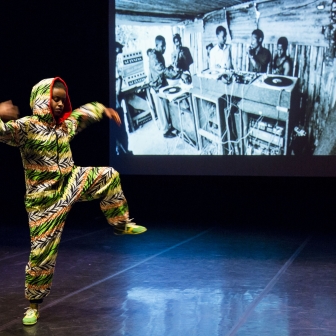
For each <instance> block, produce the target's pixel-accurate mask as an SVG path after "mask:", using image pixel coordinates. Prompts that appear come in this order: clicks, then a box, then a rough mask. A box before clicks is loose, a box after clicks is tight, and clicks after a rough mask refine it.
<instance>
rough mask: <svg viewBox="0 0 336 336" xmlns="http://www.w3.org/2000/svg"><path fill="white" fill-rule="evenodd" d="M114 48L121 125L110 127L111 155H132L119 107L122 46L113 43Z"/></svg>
mask: <svg viewBox="0 0 336 336" xmlns="http://www.w3.org/2000/svg"><path fill="white" fill-rule="evenodd" d="M115 47H116V87H115V89H116V111H117V113H118V115H119V117H120V120H121V125H120V126H117V125H114V124H112V125H111V127H112V129H113V134H114V135H115V139H114V140H113V139H112V140H111V142H112V143H111V147H112V148H113V149H115V152H113V154H115V155H123V154H133V152H132V151H130V150H129V149H128V133H127V131H126V123H125V113H124V110H123V108H122V107H121V101H122V93H121V88H122V81H123V78H122V73H123V72H122V66H123V65H122V64H123V63H122V52H123V47H124V46H123V45H122V44H121V43H119V42H115Z"/></svg>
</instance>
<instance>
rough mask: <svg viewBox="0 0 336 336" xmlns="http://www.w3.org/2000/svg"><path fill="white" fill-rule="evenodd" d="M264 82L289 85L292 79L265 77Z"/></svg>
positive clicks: (272, 84)
mask: <svg viewBox="0 0 336 336" xmlns="http://www.w3.org/2000/svg"><path fill="white" fill-rule="evenodd" d="M264 82H265V83H266V84H268V85H271V86H289V85H292V84H293V81H292V80H291V79H290V78H287V77H278V76H275V77H267V78H266V79H265V80H264Z"/></svg>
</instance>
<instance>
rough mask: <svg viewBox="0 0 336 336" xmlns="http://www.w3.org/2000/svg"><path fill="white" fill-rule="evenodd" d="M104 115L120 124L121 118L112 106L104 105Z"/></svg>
mask: <svg viewBox="0 0 336 336" xmlns="http://www.w3.org/2000/svg"><path fill="white" fill-rule="evenodd" d="M104 112H105V115H106V116H107V117H108V118H109V119H112V120H113V121H114V122H115V123H116V124H117V125H118V126H120V125H121V120H120V117H119V114H118V112H117V111H115V110H113V108H110V107H105V111H104Z"/></svg>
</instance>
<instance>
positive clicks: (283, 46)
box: [273, 36, 292, 76]
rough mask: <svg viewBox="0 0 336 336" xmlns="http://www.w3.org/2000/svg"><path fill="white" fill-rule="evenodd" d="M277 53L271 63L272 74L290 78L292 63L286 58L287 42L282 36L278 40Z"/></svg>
mask: <svg viewBox="0 0 336 336" xmlns="http://www.w3.org/2000/svg"><path fill="white" fill-rule="evenodd" d="M277 48H278V49H277V52H276V55H275V57H274V61H273V73H274V74H277V75H284V76H291V75H292V74H291V72H292V62H291V59H290V58H289V56H287V48H288V40H287V38H286V37H284V36H282V37H280V38H279V39H278V43H277Z"/></svg>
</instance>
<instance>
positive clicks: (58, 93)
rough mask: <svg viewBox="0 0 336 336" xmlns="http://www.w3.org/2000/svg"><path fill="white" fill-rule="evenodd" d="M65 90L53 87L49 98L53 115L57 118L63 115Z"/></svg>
mask: <svg viewBox="0 0 336 336" xmlns="http://www.w3.org/2000/svg"><path fill="white" fill-rule="evenodd" d="M65 98H66V92H65V90H64V89H62V88H53V91H52V98H51V102H50V105H51V109H52V113H53V115H54V117H55V118H56V119H59V118H60V117H62V115H63V109H64V103H65Z"/></svg>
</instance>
